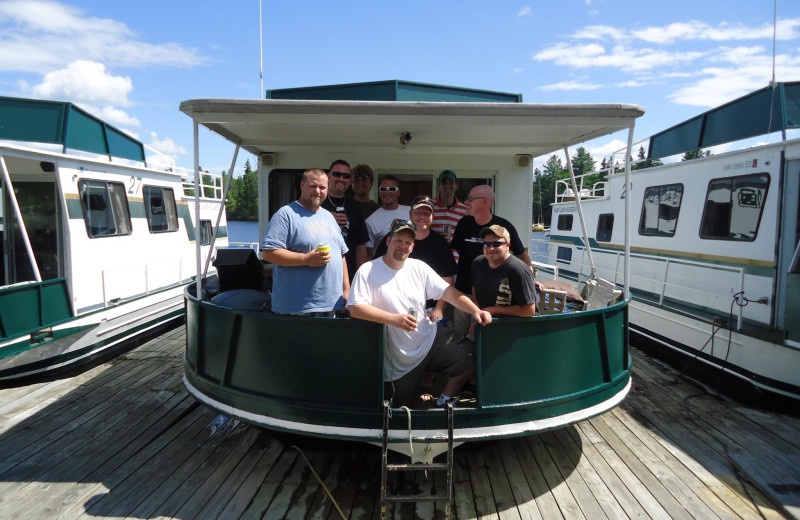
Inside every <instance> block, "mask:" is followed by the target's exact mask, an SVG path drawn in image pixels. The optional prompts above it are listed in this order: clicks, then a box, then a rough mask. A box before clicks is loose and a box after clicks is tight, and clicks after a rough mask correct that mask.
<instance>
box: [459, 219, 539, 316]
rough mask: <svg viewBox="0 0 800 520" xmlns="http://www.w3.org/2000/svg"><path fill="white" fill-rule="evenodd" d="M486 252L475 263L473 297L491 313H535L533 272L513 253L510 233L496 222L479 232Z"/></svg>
mask: <svg viewBox="0 0 800 520" xmlns="http://www.w3.org/2000/svg"><path fill="white" fill-rule="evenodd" d="M480 237H481V239H482V240H483V244H482V245H483V254H482V255H480V256H479V257H477V258H476V259H475V260H473V262H472V297H473V298H474V299H475V302H476V303H477V304H478V307H480V308H481V309H483V310H485V311H488V312H490V313H491V314H492V316H520V317H525V318H527V317H530V316H533V314H534V313H535V312H536V290H535V289H534V283H533V274H532V273H531V270H530V268H529V267H528V266H527V265H525V262H523V261H522V260H520V259H519V258H517V257H516V256H514V255H512V254H511V250H510V245H509V244H510V242H511V235H510V234H509V232H508V230H506V228H504V227H503V226H500V225H497V224H494V225H491V226H489V227H485V228H483V229H482V230H481V232H480Z"/></svg>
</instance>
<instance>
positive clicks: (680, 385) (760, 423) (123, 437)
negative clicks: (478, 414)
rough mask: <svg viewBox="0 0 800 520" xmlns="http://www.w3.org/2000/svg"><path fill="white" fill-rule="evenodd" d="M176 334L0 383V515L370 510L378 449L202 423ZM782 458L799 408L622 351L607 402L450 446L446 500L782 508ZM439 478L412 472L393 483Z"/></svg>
mask: <svg viewBox="0 0 800 520" xmlns="http://www.w3.org/2000/svg"><path fill="white" fill-rule="evenodd" d="M184 340H185V338H184V329H183V328H179V329H175V330H173V331H171V332H168V333H166V334H164V335H162V336H160V337H159V338H157V339H155V340H153V341H150V342H148V343H146V344H144V345H142V346H141V347H139V348H137V349H136V350H134V351H132V352H130V353H128V354H127V355H125V356H123V357H120V358H117V359H115V360H113V361H111V362H109V363H106V364H104V365H101V366H98V367H96V368H94V369H92V370H89V371H87V372H85V373H83V374H81V375H79V376H76V377H73V378H69V379H64V380H60V381H55V382H51V383H41V384H37V385H32V386H28V387H23V388H16V389H6V390H0V517H2V518H4V519H11V518H20V519H25V520H27V519H34V518H42V519H44V518H47V519H50V518H65V519H73V518H91V517H101V518H180V519H187V520H188V519H192V520H194V519H200V518H225V519H235V518H292V519H328V518H330V519H336V518H340V513H339V511H338V510H337V507H338V508H341V511H343V514H344V516H345V517H347V518H350V519H377V518H380V503H379V487H380V459H381V453H380V449H379V448H377V447H373V446H370V445H365V444H357V443H345V442H328V441H320V440H316V439H308V438H302V437H294V436H288V435H275V434H273V433H271V432H269V431H266V430H262V429H259V428H255V427H252V426H248V425H246V424H243V423H236V422H235V421H229V422H227V423H225V424H222V425H220V427H218V428H212V426H211V425H212V423H213V422H214V420H215V418H216V416H217V414H216V413H215V412H213V411H212V410H209V409H207V408H205V407H204V406H201V405H199V404H198V403H197V402H196V401H195V400H194V399H193V398H192V397H191V396H189V395H188V394H187V392H186V390H185V389H184V387H183V384H182V380H181V377H182V363H181V358H182V355H183V348H184ZM456 420H457V418H456ZM212 430H215V431H213V433H212ZM295 446H296V447H295ZM301 452H302V454H301ZM306 458H307V460H308V462H309V463H310V466H309V464H308V463H307V462H306ZM397 460H398V461H401V460H402V458H401V457H400V456H397ZM312 467H313V469H314V471H312V470H311V468H312ZM798 468H800V419H798V418H797V417H789V416H784V415H780V414H776V413H771V412H765V411H759V410H755V409H751V408H747V407H745V406H741V405H738V404H734V403H726V402H723V401H720V400H717V399H716V398H714V397H712V396H710V395H708V394H707V393H706V392H705V391H704V390H702V389H700V388H698V387H697V386H694V385H693V384H690V383H688V382H685V381H683V380H681V379H679V378H678V377H677V374H676V372H675V371H673V370H672V369H670V368H668V367H665V366H662V365H661V364H658V363H656V362H653V361H652V360H651V359H649V358H647V357H645V356H643V355H642V354H640V353H638V352H636V351H635V350H634V386H633V390H632V392H631V393H630V395H629V396H628V398H627V399H626V401H625V402H624V403H623V405H622V406H620V407H618V408H616V409H614V410H613V411H611V412H609V413H606V414H605V415H603V416H601V417H597V418H595V419H592V420H590V421H586V422H583V423H580V424H578V425H574V426H571V427H569V428H565V429H562V430H558V431H555V432H549V433H545V434H541V435H530V436H527V437H523V438H517V439H510V440H502V441H493V442H487V443H477V444H467V445H463V446H461V447H459V448H457V449H456V450H455V474H454V483H455V484H454V487H455V493H454V515H453V516H454V517H455V518H460V519H466V518H499V519H515V520H516V519H537V518H542V519H553V518H566V519H570V520H572V519H579V518H586V519H591V520H595V519H601V518H609V519H617V518H686V519H694V518H724V519H728V518H730V519H733V518H783V517H784V516H788V517H792V516H794V517H798V518H800V469H798ZM315 473H316V474H317V475H319V478H320V479H321V480H322V482H324V484H325V486H326V487H327V488H328V489H329V490H330V492H331V493H332V495H333V497H334V499H335V502H336V505H335V504H334V502H333V501H332V500H331V499H330V498H328V496H326V494H325V492H324V491H323V488H322V487H321V486H320V483H319V480H318V479H317V477H316V476H315ZM443 484H444V475H442V474H441V473H437V474H435V475H434V474H433V473H429V478H428V479H425V477H424V474H423V473H422V472H418V473H412V474H409V475H405V476H404V477H401V478H400V481H399V482H395V483H394V485H395V486H397V488H398V489H399V490H400V491H401V492H404V493H411V492H415V491H422V492H430V491H432V490H433V491H438V492H441V491H442V487H443ZM387 516H388V517H390V518H408V519H414V518H420V519H434V518H443V517H444V507H443V506H442V504H436V505H434V504H431V503H418V504H402V505H396V506H390V508H389V511H388V515H387Z"/></svg>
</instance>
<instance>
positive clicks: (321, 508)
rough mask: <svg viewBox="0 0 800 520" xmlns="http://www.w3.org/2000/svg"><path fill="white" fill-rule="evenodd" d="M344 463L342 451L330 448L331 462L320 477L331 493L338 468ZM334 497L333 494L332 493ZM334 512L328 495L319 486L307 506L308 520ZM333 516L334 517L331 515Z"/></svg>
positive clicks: (337, 474) (333, 490) (320, 519)
mask: <svg viewBox="0 0 800 520" xmlns="http://www.w3.org/2000/svg"><path fill="white" fill-rule="evenodd" d="M344 463H345V457H344V456H343V453H342V452H341V451H339V450H332V451H331V463H330V465H329V466H328V467H327V468H326V469H325V472H324V473H320V477H322V481H323V482H324V483H325V487H327V488H328V491H330V492H331V494H333V493H334V492H335V490H336V484H337V479H338V477H339V470H340V469H341V466H342V464H344ZM334 498H335V495H334ZM333 514H336V513H335V507H334V505H333V503H332V502H331V499H330V497H328V495H327V494H326V493H325V492H324V491H323V490H322V488H320V489H319V490H318V491H317V493H316V495H315V496H314V500H313V501H312V502H311V505H310V506H309V508H308V516H307V518H308V520H324V519H326V518H328V516H329V515H333ZM332 518H334V517H332Z"/></svg>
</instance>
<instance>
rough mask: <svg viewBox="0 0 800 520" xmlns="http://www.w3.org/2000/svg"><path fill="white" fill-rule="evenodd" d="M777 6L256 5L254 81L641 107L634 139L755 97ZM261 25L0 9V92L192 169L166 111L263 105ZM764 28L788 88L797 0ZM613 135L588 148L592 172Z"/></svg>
mask: <svg viewBox="0 0 800 520" xmlns="http://www.w3.org/2000/svg"><path fill="white" fill-rule="evenodd" d="M773 5H774V1H773V0H747V1H745V0H735V1H734V0H727V1H725V0H702V1H696V0H694V1H689V0H671V1H669V2H667V1H660V2H641V1H637V2H634V1H628V0H559V1H553V0H536V1H531V0H528V1H524V0H523V1H506V0H494V1H492V2H486V1H473V0H461V1H454V0H450V1H444V0H438V1H437V0H408V1H406V2H382V1H374V0H373V1H347V0H342V1H339V2H324V1H294V2H271V1H268V0H265V1H264V3H263V20H264V84H265V88H267V89H270V88H287V87H301V86H309V85H326V84H336V83H350V82H362V81H378V80H387V79H403V80H410V81H419V82H425V83H435V84H442V85H453V86H460V87H468V88H476V89H488V90H498V91H503V92H513V93H521V94H522V95H523V99H524V101H526V102H529V103H633V104H638V105H641V106H643V107H644V108H645V110H646V114H645V115H644V116H643V117H642V118H641V119H640V120H639V121H638V122H637V130H636V138H637V139H640V138H644V137H646V136H648V135H649V134H651V133H654V132H657V131H659V130H662V129H664V128H667V127H669V126H671V125H673V124H675V123H678V122H680V121H682V120H684V119H686V118H688V117H690V116H692V115H695V114H697V113H700V112H702V111H705V110H706V109H708V108H710V107H713V106H716V105H718V104H720V103H723V102H726V101H729V100H731V99H734V98H736V97H738V96H740V95H743V94H745V93H747V92H749V91H751V90H755V89H757V88H761V87H764V86H766V85H767V84H768V82H769V80H770V78H771V77H772V32H773ZM258 15H259V9H258V0H231V1H229V2H219V1H206V0H193V1H188V0H160V1H151V0H136V1H135V2H133V1H118V0H110V1H109V0H103V1H100V0H76V1H72V2H58V1H50V0H41V1H39V0H0V95H5V96H17V97H35V98H43V99H55V100H61V101H73V102H75V103H78V104H79V105H81V106H83V107H85V108H87V109H88V110H90V111H92V112H93V113H95V114H97V115H99V116H101V117H103V118H104V119H106V120H107V121H109V122H110V123H112V124H114V125H116V126H118V127H120V128H122V129H125V130H127V131H129V132H131V133H133V134H134V135H136V136H137V137H138V138H139V139H141V140H142V141H143V142H144V143H146V144H148V145H150V146H153V147H154V148H156V149H158V150H160V151H162V152H163V153H165V154H167V155H169V156H171V157H173V158H174V159H175V160H176V162H177V164H178V165H179V166H185V167H191V166H192V161H193V159H192V125H191V121H190V119H189V118H188V117H187V116H185V115H183V114H182V113H180V112H179V110H178V106H179V104H180V102H181V101H183V100H186V99H192V98H257V97H259V95H260V91H259V46H258ZM777 18H778V23H777V46H776V64H777V65H776V79H777V80H778V81H793V80H800V2H798V1H797V0H792V1H786V0H780V1H778V11H777ZM624 139H625V136H624V135H615V136H611V137H609V138H606V139H602V140H596V141H594V142H591V143H589V144H588V146H587V147H588V148H589V149H590V151H591V152H592V153H593V155H594V156H595V158H597V159H598V161H599V159H600V157H602V156H603V155H608V154H609V153H610V152H611V151H612V150H616V149H618V148H619V147H620V146H621V145H622V143H623V141H624ZM201 144H202V145H203V150H202V152H201V164H202V165H203V167H204V168H208V169H210V170H211V171H213V172H216V171H219V170H222V169H227V168H228V165H229V162H230V159H231V155H232V152H233V147H232V146H231V145H229V144H228V143H226V142H224V141H222V140H221V139H218V138H214V137H212V136H210V135H209V134H203V135H202V136H201ZM247 157H248V154H240V158H241V160H240V161H239V163H240V166H238V167H237V174H239V173H241V164H243V163H244V160H245V159H246V158H247ZM352 160H353V161H356V162H357V161H358V158H357V157H355V158H352ZM251 162H253V163H255V161H254V159H252V158H251Z"/></svg>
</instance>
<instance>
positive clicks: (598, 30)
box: [571, 18, 800, 45]
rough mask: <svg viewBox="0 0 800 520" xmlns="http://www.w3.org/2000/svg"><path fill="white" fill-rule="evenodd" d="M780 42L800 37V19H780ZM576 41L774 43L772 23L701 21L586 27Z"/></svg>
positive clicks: (576, 36) (576, 32) (574, 35)
mask: <svg viewBox="0 0 800 520" xmlns="http://www.w3.org/2000/svg"><path fill="white" fill-rule="evenodd" d="M775 31H776V38H777V39H778V40H793V39H796V38H798V37H800V18H789V19H783V20H778V22H777V24H776V26H775ZM571 37H572V38H574V39H581V40H605V39H612V40H617V41H628V42H633V41H635V40H641V41H645V42H648V43H653V44H656V45H666V44H672V43H675V42H678V41H692V40H709V41H717V42H723V41H741V40H764V39H766V40H772V24H768V23H766V24H761V25H758V26H755V27H750V26H747V25H745V24H740V23H736V24H732V23H727V22H720V23H719V24H717V25H716V26H712V25H709V24H707V23H705V22H700V21H696V20H693V21H689V22H676V23H671V24H669V25H663V26H650V27H645V28H643V29H633V30H625V29H620V28H619V27H615V26H611V25H587V26H586V27H582V28H580V29H578V30H577V31H575V32H574V33H573V34H572V35H571Z"/></svg>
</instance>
